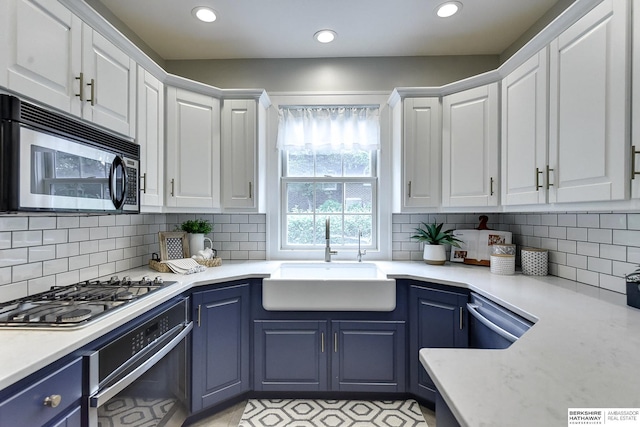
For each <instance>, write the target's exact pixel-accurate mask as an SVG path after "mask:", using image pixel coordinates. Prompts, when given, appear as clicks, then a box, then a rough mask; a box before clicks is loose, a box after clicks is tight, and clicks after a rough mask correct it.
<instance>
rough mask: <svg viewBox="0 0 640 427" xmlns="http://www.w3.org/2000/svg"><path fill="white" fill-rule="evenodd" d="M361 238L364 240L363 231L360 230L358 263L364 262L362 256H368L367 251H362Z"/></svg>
mask: <svg viewBox="0 0 640 427" xmlns="http://www.w3.org/2000/svg"><path fill="white" fill-rule="evenodd" d="M360 238H362V230H358V262H362V255H366V254H367V250H366V249H365V250H360Z"/></svg>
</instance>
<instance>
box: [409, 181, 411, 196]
mask: <svg viewBox="0 0 640 427" xmlns="http://www.w3.org/2000/svg"><path fill="white" fill-rule="evenodd" d="M409 198H411V181H409Z"/></svg>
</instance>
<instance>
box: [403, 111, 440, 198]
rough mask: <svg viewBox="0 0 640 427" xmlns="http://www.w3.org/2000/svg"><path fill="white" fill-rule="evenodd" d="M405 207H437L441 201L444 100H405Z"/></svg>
mask: <svg viewBox="0 0 640 427" xmlns="http://www.w3.org/2000/svg"><path fill="white" fill-rule="evenodd" d="M403 130H404V133H403V140H402V146H403V165H402V167H403V175H404V179H403V184H404V185H403V189H402V190H401V191H402V194H403V197H402V199H403V206H404V207H437V206H438V205H439V203H440V171H441V168H440V164H441V157H440V144H441V138H440V101H439V99H438V98H406V99H405V100H404V101H403Z"/></svg>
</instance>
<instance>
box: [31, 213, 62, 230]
mask: <svg viewBox="0 0 640 427" xmlns="http://www.w3.org/2000/svg"><path fill="white" fill-rule="evenodd" d="M54 228H56V218H55V217H53V216H32V217H29V230H50V229H54Z"/></svg>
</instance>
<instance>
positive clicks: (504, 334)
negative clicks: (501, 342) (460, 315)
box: [467, 303, 518, 342]
mask: <svg viewBox="0 0 640 427" xmlns="http://www.w3.org/2000/svg"><path fill="white" fill-rule="evenodd" d="M478 307H479V305H477V304H471V303H467V310H469V314H471V315H472V316H473V317H475V318H476V319H478V321H479V322H480V323H482V324H483V325H484V326H486V327H487V328H489V329H490V330H491V331H493V332H494V333H496V334H498V335H500V336H501V337H502V338H504V339H506V340H508V341H509V342H516V341H517V340H518V337H516V336H515V335H513V334H512V333H510V332H508V331H505V330H504V329H502V328H501V327H500V326H498V325H496V324H495V323H493V322H492V321H491V320H489V319H487V318H486V317H484V316H483V315H482V314H480V311H478Z"/></svg>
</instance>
